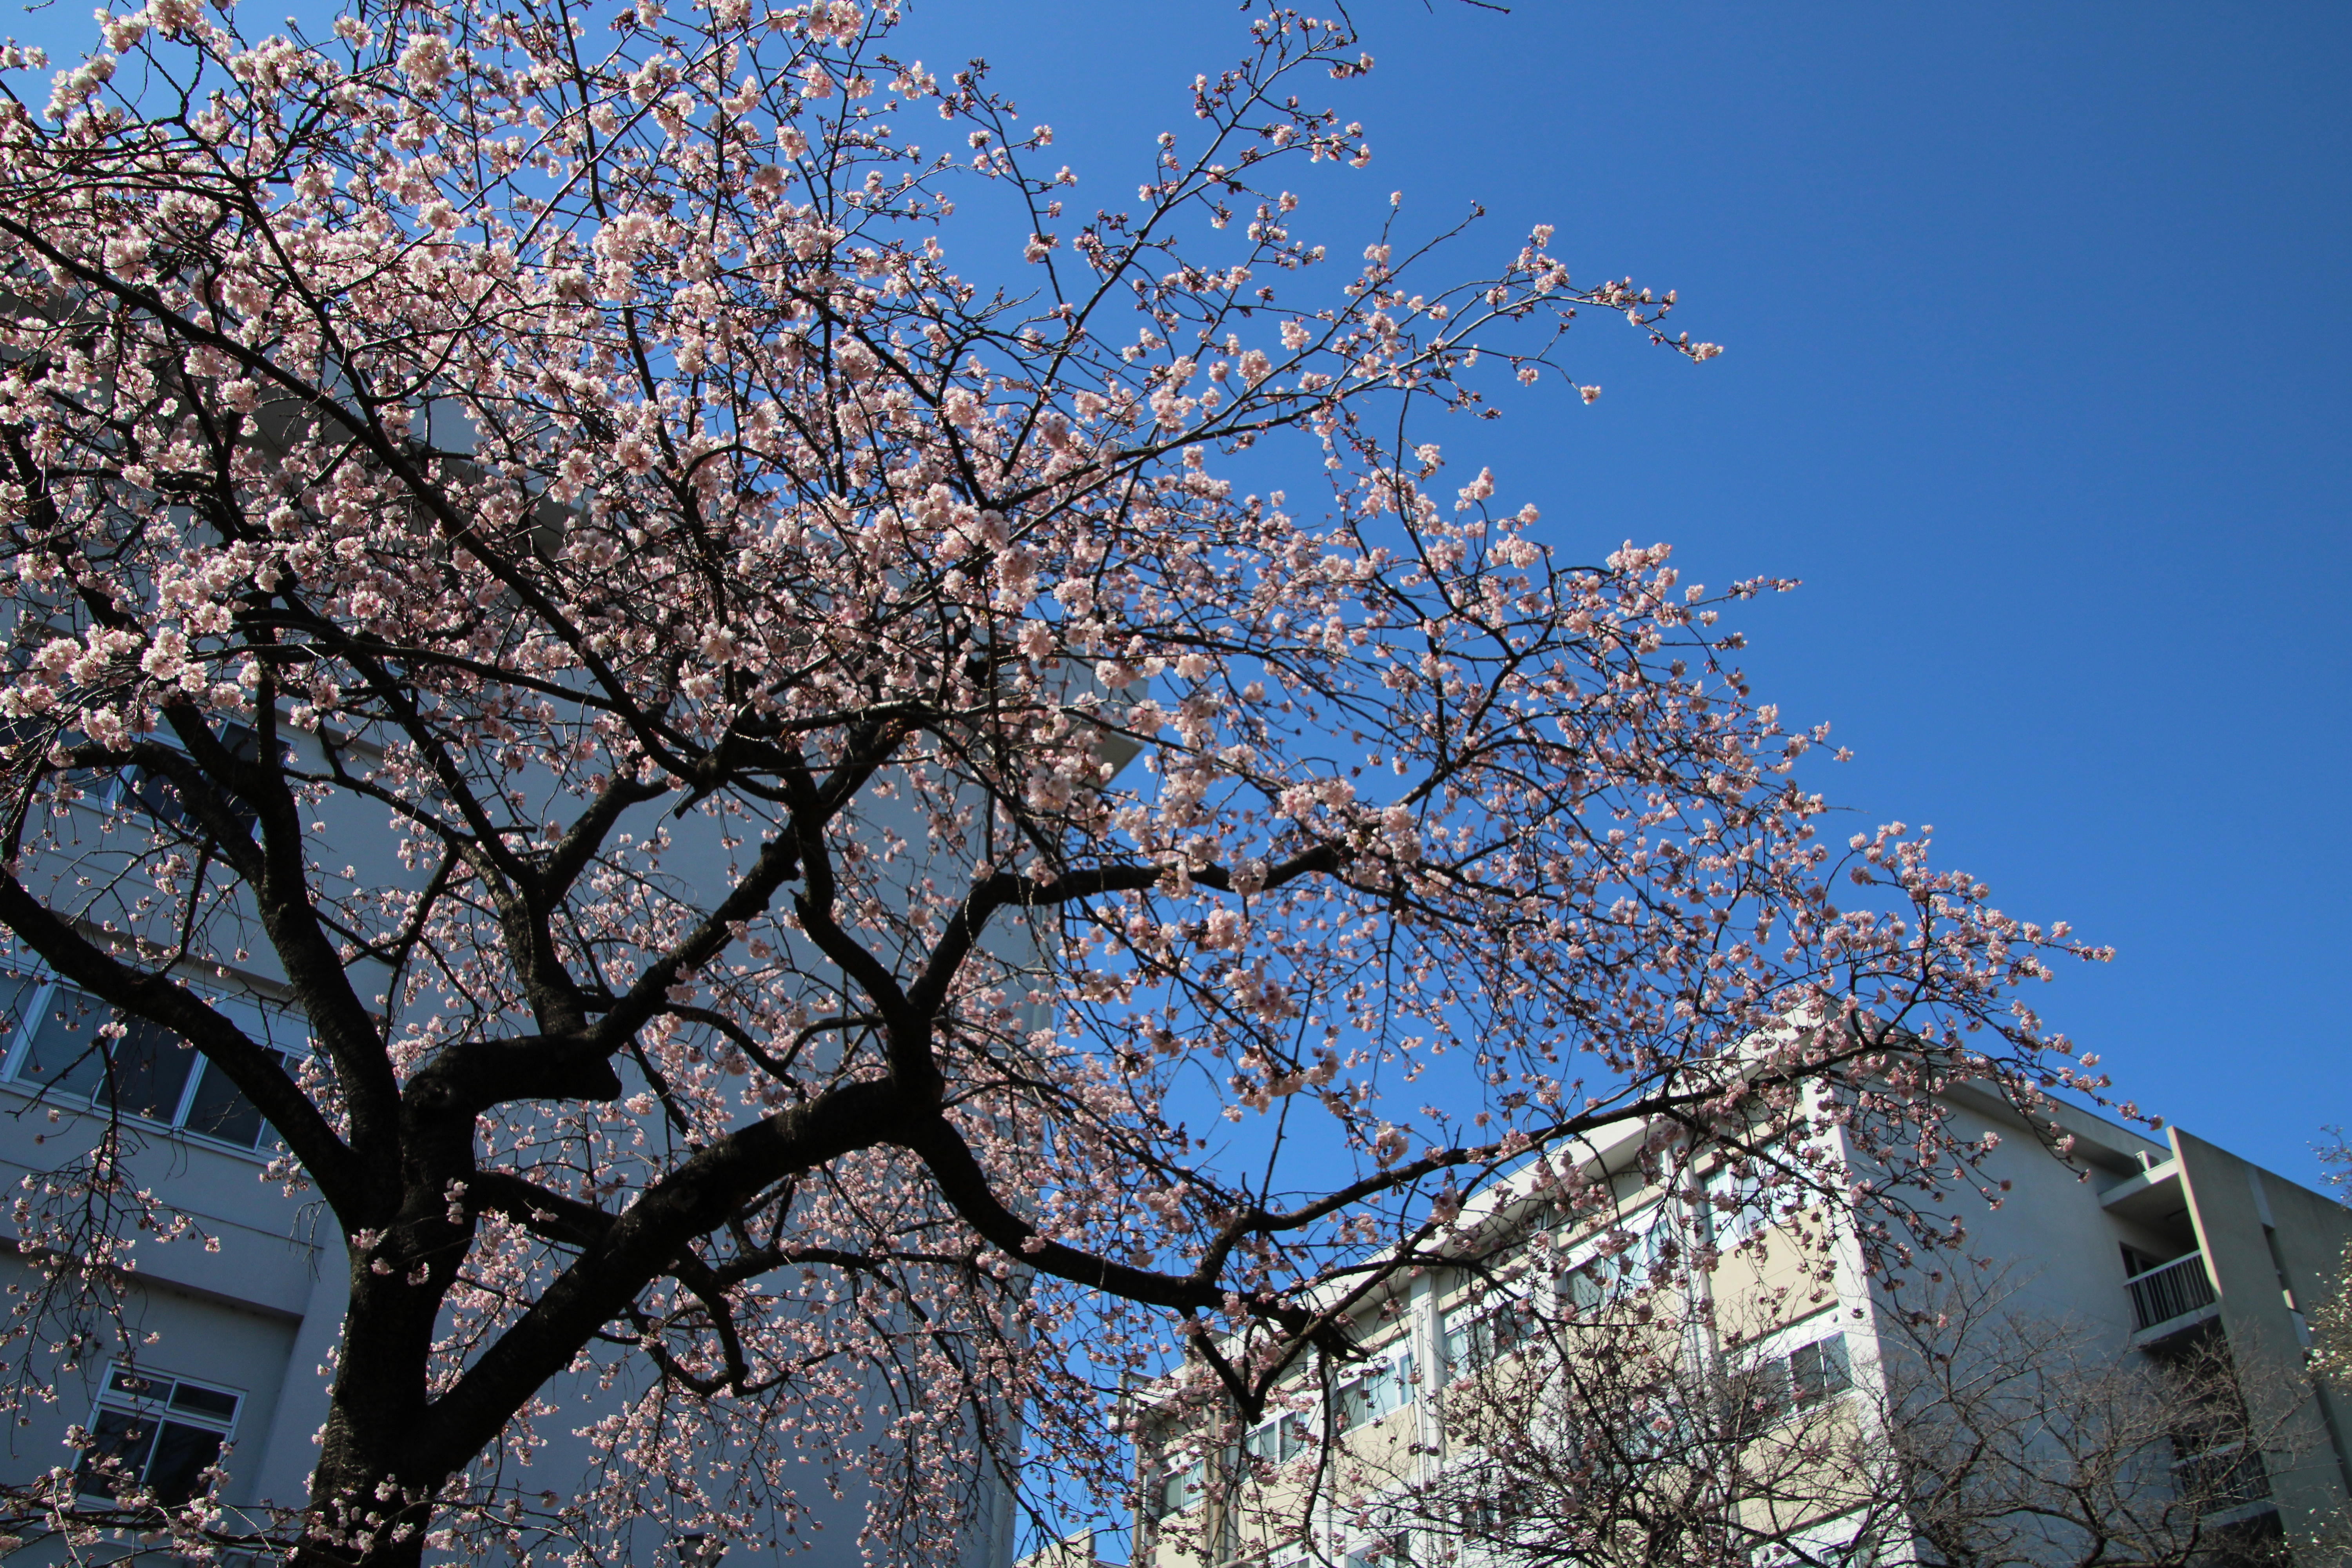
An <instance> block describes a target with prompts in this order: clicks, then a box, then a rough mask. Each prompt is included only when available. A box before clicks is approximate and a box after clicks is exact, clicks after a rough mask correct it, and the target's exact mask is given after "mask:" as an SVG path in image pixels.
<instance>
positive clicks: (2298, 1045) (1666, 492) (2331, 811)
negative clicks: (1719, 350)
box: [915, 0, 2352, 1181]
mask: <svg viewBox="0 0 2352 1568" xmlns="http://www.w3.org/2000/svg"><path fill="white" fill-rule="evenodd" d="M1307 9H1308V10H1309V11H1310V12H1311V11H1312V10H1313V9H1314V7H1313V6H1311V5H1310V6H1307ZM1350 11H1351V14H1352V15H1353V16H1354V17H1355V19H1356V21H1357V23H1358V25H1359V26H1360V28H1361V29H1362V31H1363V34H1364V38H1365V44H1366V47H1368V48H1370V51H1371V52H1372V54H1373V55H1374V56H1375V58H1377V59H1378V61H1379V66H1378V68H1377V69H1375V71H1374V72H1373V73H1372V75H1371V77H1370V79H1368V80H1367V81H1365V82H1364V83H1363V84H1361V85H1360V87H1357V88H1354V89H1345V88H1337V87H1334V88H1332V89H1331V96H1332V101H1333V103H1334V104H1335V105H1336V106H1337V107H1339V109H1340V110H1341V111H1342V113H1343V114H1345V115H1347V116H1349V117H1351V118H1357V119H1360V120H1362V121H1364V122H1365V123H1366V126H1367V129H1368V131H1369V132H1370V139H1371V142H1372V146H1373V150H1374V161H1373V163H1372V165H1371V167H1370V169H1369V170H1367V171H1365V173H1364V174H1363V175H1361V176H1358V177H1356V179H1355V180H1354V182H1353V184H1356V185H1357V186H1359V187H1360V195H1362V196H1364V197H1367V198H1369V201H1368V202H1367V203H1366V205H1356V204H1355V203H1352V202H1349V201H1345V200H1343V199H1339V197H1340V193H1339V191H1338V190H1336V189H1333V190H1324V189H1321V188H1318V191H1317V192H1316V194H1315V195H1313V197H1312V198H1311V199H1310V203H1309V205H1308V207H1307V211H1306V212H1305V213H1304V214H1303V215H1302V216H1304V217H1305V218H1306V219H1307V221H1306V222H1305V223H1303V224H1302V225H1301V226H1299V232H1301V233H1310V232H1311V233H1313V234H1314V236H1315V237H1318V238H1323V239H1328V240H1329V241H1331V242H1332V243H1333V245H1334V247H1335V249H1337V248H1338V247H1339V243H1340V242H1343V241H1346V240H1349V239H1350V238H1351V237H1352V238H1354V239H1355V241H1356V244H1357V245H1360V244H1361V243H1362V240H1361V236H1360V229H1359V228H1358V227H1356V226H1354V225H1357V224H1360V222H1361V221H1363V219H1365V218H1367V217H1370V216H1373V213H1374V210H1375V209H1377V207H1378V206H1380V205H1384V204H1385V201H1386V197H1387V195H1388V193H1389V192H1390V191H1391V190H1392V189H1396V188H1400V187H1401V188H1402V190H1403V191H1404V193H1405V198H1406V201H1405V211H1406V215H1407V216H1408V217H1409V218H1411V217H1413V216H1419V217H1420V218H1421V219H1422V220H1423V222H1424V223H1425V224H1427V225H1429V226H1435V225H1437V224H1438V223H1439V222H1440V221H1441V220H1442V219H1444V218H1445V217H1447V216H1452V215H1454V213H1456V212H1458V211H1459V210H1460V209H1461V208H1462V207H1463V206H1464V205H1465V204H1466V203H1467V202H1468V201H1470V200H1473V199H1475V200H1477V201H1480V202H1483V203H1484V204H1486V206H1487V207H1488V208H1489V209H1490V210H1491V211H1492V212H1493V214H1494V215H1495V219H1494V223H1493V226H1492V228H1491V233H1490V238H1491V243H1492V244H1493V245H1495V246H1496V247H1503V246H1507V245H1508V244H1510V243H1512V242H1513V240H1514V237H1516V236H1517V234H1518V233H1520V232H1521V231H1522V230H1523V229H1524V227H1525V226H1526V225H1528V224H1529V223H1532V222H1536V221H1544V220H1549V221H1551V222H1554V223H1557V224H1558V225H1559V238H1558V239H1557V240H1556V241H1555V244H1554V248H1555V250H1556V251H1557V252H1558V253H1559V254H1560V255H1561V256H1563V257H1564V258H1567V259H1568V260H1569V262H1570V266H1571V268H1573V269H1574V270H1575V272H1576V275H1577V276H1578V277H1579V278H1580V279H1597V278H1599V277H1601V276H1604V275H1616V276H1622V275H1624V274H1627V273H1631V274H1633V276H1634V277H1635V278H1636V279H1638V280H1640V281H1642V282H1645V283H1653V284H1655V285H1657V286H1658V287H1660V288H1662V289H1663V288H1665V287H1674V288H1676V289H1679V290H1680V291H1681V300H1682V301H1683V308H1682V310H1681V312H1680V314H1681V316H1682V317H1683V318H1684V319H1683V320H1682V321H1681V325H1683V326H1685V327H1687V328H1689V329H1690V330H1691V331H1692V333H1693V335H1694V336H1695V337H1703V338H1707V339H1712V340H1716V341H1718V342H1723V343H1725V344H1727V353H1726V354H1725V355H1724V357H1723V358H1721V359H1719V360H1717V361H1715V362H1714V363H1709V364H1706V365H1704V366H1698V367H1692V366H1688V365H1685V364H1682V363H1677V362H1674V361H1671V360H1669V359H1667V358H1666V357H1665V356H1663V355H1659V354H1657V353H1654V351H1648V352H1644V351H1643V349H1642V348H1641V346H1640V345H1639V344H1638V342H1635V341H1634V340H1633V334H1632V332H1631V331H1630V330H1628V329H1625V328H1622V327H1621V326H1618V325H1617V324H1616V323H1614V322H1612V321H1605V320H1604V321H1596V322H1593V323H1591V324H1590V326H1589V327H1588V328H1586V329H1582V330H1584V331H1586V332H1587V334H1588V335H1587V339H1586V342H1585V343H1584V344H1583V345H1582V348H1583V351H1584V354H1586V355H1589V357H1581V356H1580V359H1579V362H1578V363H1579V367H1580V368H1579V374H1580V377H1581V378H1582V379H1587V380H1593V381H1598V382H1601V383H1602V384H1604V385H1605V386H1606V388H1607V391H1606V393H1605V395H1603V396H1602V398H1601V401H1600V403H1598V404H1597V405H1594V406H1593V407H1591V408H1590V409H1584V408H1571V407H1570V406H1569V405H1566V404H1565V403H1564V402H1562V401H1560V400H1558V399H1556V398H1555V399H1543V400H1538V401H1535V402H1530V403H1527V404H1525V405H1516V406H1515V405H1511V404H1510V403H1508V402H1507V403H1506V407H1507V409H1508V410H1509V413H1508V415H1507V418H1506V420H1505V421H1504V423H1503V426H1502V432H1501V435H1502V440H1503V446H1502V447H1501V448H1499V449H1498V450H1496V452H1495V454H1494V455H1495V458H1496V468H1497V470H1498V472H1499V473H1500V475H1501V477H1502V479H1503V481H1504V494H1505V495H1506V496H1507V497H1509V498H1511V499H1513V500H1517V499H1533V500H1536V501H1537V502H1538V504H1539V505H1541V506H1542V508H1543V510H1544V514H1545V518H1546V520H1547V522H1548V524H1556V525H1558V526H1559V528H1560V529H1561V531H1563V532H1565V533H1567V534H1568V535H1569V536H1570V538H1575V539H1582V538H1583V537H1584V536H1586V535H1589V536H1590V539H1589V542H1590V544H1591V549H1592V552H1593V553H1594V554H1599V553H1601V552H1604V551H1605V550H1606V549H1607V548H1609V547H1610V546H1612V545H1613V544H1614V543H1615V542H1618V541H1621V540H1623V539H1625V538H1628V537H1631V538H1634V539H1637V540H1640V541H1643V542H1648V541H1651V540H1658V539H1663V540H1669V541H1672V542H1675V544H1676V546H1677V547H1678V548H1677V560H1678V562H1679V563H1681V564H1682V565H1683V566H1684V568H1685V574H1686V576H1688V577H1692V578H1696V579H1698V580H1702V581H1705V582H1708V583H1720V582H1723V581H1726V580H1727V579H1729V578H1731V577H1734V576H1740V575H1748V574H1762V573H1772V574H1789V575H1794V576H1798V577H1801V578H1802V579H1804V583H1805V586H1804V588H1803V590H1802V591H1801V593H1799V594H1796V595H1790V596H1788V597H1785V598H1782V599H1780V600H1779V601H1777V602H1775V603H1773V604H1771V605H1765V606H1762V607H1760V608H1758V609H1756V610H1755V611H1754V612H1753V613H1752V614H1750V615H1748V616H1746V618H1745V623H1744V624H1745V625H1746V626H1747V628H1748V630H1749V631H1750V632H1751V634H1752V636H1753V641H1754V648H1753V653H1752V656H1751V658H1750V659H1749V668H1750V669H1751V670H1752V671H1753V672H1754V673H1755V675H1756V677H1757V682H1758V690H1759V695H1760V696H1763V697H1765V698H1768V699H1770V700H1778V701H1779V702H1780V703H1781V705H1782V707H1783V709H1784V710H1785V711H1786V713H1787V714H1788V716H1789V717H1790V719H1791V720H1792V721H1802V722H1808V723H1810V722H1812V721H1817V720H1820V719H1827V720H1830V721H1832V723H1833V724H1834V726H1835V731H1834V732H1835V735H1836V737H1837V738H1838V739H1839V740H1841V741H1843V742H1844V743H1845V744H1847V745H1850V746H1852V747H1853V749H1854V750H1855V752H1857V756H1856V759H1855V760H1854V761H1853V763H1849V764H1847V765H1845V766H1844V767H1843V768H1836V769H1832V770H1829V771H1828V772H1827V773H1826V774H1825V775H1822V776H1820V777H1817V780H1816V783H1817V784H1819V785H1821V786H1822V787H1824V788H1827V789H1828V790H1829V791H1830V792H1831V794H1832V798H1833V799H1837V800H1840V801H1843V802H1844V803H1847V804H1850V805H1853V806H1855V807H1856V808H1857V826H1864V825H1874V824H1875V823H1877V822H1881V821H1886V820H1891V819H1900V820H1903V821H1906V822H1908V823H1912V824H1915V825H1916V824H1919V823H1923V822H1925V823H1932V824H1934V825H1935V826H1936V828H1937V840H1938V845H1939V850H1940V858H1942V859H1943V860H1945V861H1946V862H1948V863H1950V864H1955V865H1959V866H1963V867H1966V868H1969V870H1971V871H1974V872H1976V873H1978V874H1979V875H1980V876H1982V877H1984V878H1985V879H1987V880H1989V881H1990V883H1991V885H1992V887H1993V889H1994V893H1995V895H1996V900H1997V901H1998V902H2000V904H2001V905H2002V906H2003V907H2005V908H2008V909H2011V910H2015V911H2017V912H2019V913H2021V914H2025V915H2029V916H2032V917H2033V918H2038V919H2043V920H2048V919H2053V918H2060V919H2067V920H2071V921H2074V923H2075V925H2076V926H2077V928H2078V929H2079V930H2080V931H2082V932H2083V933H2084V934H2085V935H2086V936H2088V937H2090V938H2092V939H2093V940H2095V941H2100V942H2112V943H2113V944H2114V945H2115V946H2116V948H2117V950H2118V956H2117V957H2116V962H2115V963H2113V964H2111V965H2108V966H2105V967H2104V968H2098V969H2089V968H2075V969H2069V970H2067V971H2064V972H2063V973H2062V975H2061V978H2060V980H2059V982H2058V983H2057V984H2055V985H2053V986H2052V987H2049V988H2048V989H2046V990H2044V991H2043V992H2042V993H2041V994H2039V995H2038V996H2037V997H2036V998H2035V1000H2036V1001H2037V1003H2039V1004H2040V1005H2042V1007H2043V1009H2044V1012H2045V1016H2047V1017H2048V1018H2049V1019H2050V1020H2051V1022H2052V1023H2053V1026H2058V1027H2063V1028H2064V1029H2066V1030H2067V1031H2068V1032H2070V1033H2071V1034H2073V1035H2074V1037H2076V1038H2077V1039H2078V1040H2080V1041H2082V1042H2083V1043H2084V1046H2085V1047H2086V1048H2089V1049H2093V1050H2096V1051H2098V1052H2100V1053H2101V1054H2102V1055H2103V1056H2104V1058H2105V1064H2106V1066H2107V1067H2108V1068H2109V1069H2110V1070H2111V1071H2112V1072H2113V1073H2114V1075H2115V1077H2116V1084H2117V1089H2118V1092H2120V1093H2124V1094H2127V1095H2130V1096H2132V1097H2134V1098H2136V1099H2137V1100H2139V1102H2140V1103H2141V1104H2142V1105H2143V1106H2144V1107H2146V1108H2147V1110H2151V1111H2154V1112H2156V1113H2158V1114H2160V1115H2163V1116H2164V1117H2166V1118H2168V1119H2171V1120H2177V1121H2180V1122H2181V1123H2182V1124H2183V1125H2185V1126H2187V1127H2189V1129H2191V1130H2193V1131H2196V1132H2198V1133H2199V1134H2200V1135H2201V1136H2203V1137H2206V1138H2209V1139H2211V1140H2214V1141H2216V1142H2221V1143H2222V1144H2224V1145H2226V1146H2228V1147H2230V1148H2231V1149H2234V1150H2237V1151H2239V1152H2242V1153H2244V1154H2246V1155H2247V1156H2249V1157H2251V1158H2253V1159H2255V1160H2258V1161H2260V1162H2262V1163H2265V1164H2268V1165H2270V1166H2272V1167H2273V1168H2274V1169H2277V1170H2279V1171H2281V1172H2282V1173H2286V1174H2289V1175H2293V1176H2296V1177H2298V1178H2301V1179H2304V1180H2307V1181H2308V1180H2315V1174H2316V1170H2317V1166H2316V1163H2315V1160H2314V1158H2313V1156H2312V1152H2311V1145H2312V1143H2313V1142H2314V1141H2315V1139H2316V1138H2317V1137H2318V1135H2319V1131H2320V1129H2321V1127H2322V1125H2323V1124H2325V1123H2327V1122H2331V1121H2346V1122H2352V1054H2347V1046H2352V1038H2347V1035H2352V1030H2347V1024H2346V1021H2345V1014H2344V1011H2343V1009H2342V1008H2341V1006H2340V1005H2338V998H2337V993H2338V992H2339V991H2340V990H2342V989H2343V988H2344V987H2345V986H2346V984H2347V982H2352V955H2347V945H2352V912H2347V887H2352V875H2347V873H2352V850H2347V833H2352V826H2348V825H2347V807H2352V735H2347V721H2352V652H2347V632H2346V631H2345V630H2344V629H2342V628H2343V624H2344V622H2345V620H2346V613H2347V601H2352V543H2347V528H2346V524H2347V502H2352V477H2347V459H2352V439H2347V415H2352V394H2348V393H2347V371H2352V287H2347V286H2352V265H2348V263H2352V93H2347V91H2346V89H2345V87H2344V84H2345V82H2346V81H2347V80H2348V79H2352V7H2346V6H2343V5H2327V6H2321V5H2304V6H2297V5H2274V6H2264V7H2252V6H2249V7H2229V8H2214V7H2205V8H2192V7H2189V6H2186V5H2152V4H2141V5H2086V4H2085V5H2058V6H2050V5H2032V6H2028V5H1979V6H1969V7H1929V6H1890V5H1844V6H1841V5H1806V6H1803V7H1793V6H1790V7H1780V8H1774V9H1768V8H1765V7H1760V6H1743V7H1732V6H1697V5H1673V4H1663V5H1644V6H1641V7H1638V8H1635V9H1633V10H1632V11H1628V10H1626V9H1625V8H1622V7H1618V6H1602V5H1570V4H1560V3H1556V0H1555V3H1544V0H1528V3H1522V4H1520V5H1517V8H1516V9H1515V11H1514V12H1513V13H1512V14H1511V15H1508V16H1496V15H1492V14H1488V13H1482V12H1479V11H1477V10H1475V9H1473V8H1471V7H1469V6H1466V5H1459V4H1453V3H1449V0H1431V4H1430V5H1428V6H1426V7H1424V6H1423V5H1420V4H1418V3H1415V0H1357V3H1356V4H1354V5H1351V6H1350ZM915 16H916V26H917V27H918V28H919V30H920V31H922V32H924V33H929V34H933V35H934V38H933V39H927V40H926V42H927V43H929V42H934V41H936V42H937V43H938V44H939V45H940V46H941V47H938V48H937V50H936V52H933V53H930V54H928V55H927V57H926V58H927V63H929V64H930V65H932V66H934V67H935V68H936V67H938V66H940V64H942V63H943V62H944V61H945V60H946V59H947V58H955V57H960V56H962V55H968V54H970V53H972V52H980V53H983V54H985V55H986V56H987V57H988V58H989V59H990V61H991V63H992V65H993V66H994V67H995V68H996V69H997V81H998V85H999V86H1000V87H1001V88H1004V89H1008V90H1012V91H1013V93H1014V95H1015V96H1016V97H1017V98H1018V99H1019V100H1020V104H1021V108H1022V110H1023V114H1024V119H1042V120H1046V121H1050V122H1051V123H1052V124H1053V125H1054V126H1055V131H1056V132H1057V138H1056V142H1055V150H1056V151H1057V152H1061V153H1066V155H1067V156H1068V157H1069V158H1070V159H1071V161H1072V163H1074V164H1075V165H1076V167H1077V169H1078V170H1079V172H1080V174H1081V175H1082V176H1085V175H1087V174H1092V173H1093V172H1094V171H1097V170H1100V171H1101V175H1102V177H1100V178H1094V179H1087V181H1086V183H1085V184H1082V185H1081V187H1080V193H1081V195H1086V196H1089V197H1092V198H1094V199H1100V200H1114V199H1116V195H1115V193H1117V192H1118V191H1119V189H1120V188H1121V186H1123V185H1127V186H1131V184H1132V182H1133V180H1134V179H1135V178H1136V177H1137V175H1138V174H1139V168H1140V164H1141V161H1142V160H1141V149H1140V142H1141V141H1142V139H1143V138H1145V137H1147V136H1148V135H1149V134H1150V133H1152V132H1157V131H1159V130H1160V129H1162V128H1167V129H1172V130H1177V131H1179V132H1181V130H1182V129H1183V127H1184V124H1185V122H1186V120H1187V118H1188V117H1187V116H1186V115H1185V113H1184V112H1183V109H1184V100H1183V97H1182V89H1183V87H1184V85H1185V84H1186V83H1188V82H1189V80H1190V79H1191V76H1192V72H1193V71H1194V70H1196V69H1210V70H1213V69H1214V68H1216V67H1217V66H1218V65H1219V64H1220V63H1222V61H1223V59H1224V58H1225V57H1226V56H1227V55H1228V54H1230V53H1232V52H1234V51H1233V49H1232V47H1231V45H1230V44H1228V43H1226V42H1225V40H1228V39H1232V38H1234V37H1237V36H1238V27H1239V25H1240V24H1239V19H1238V18H1237V16H1236V15H1235V13H1234V9H1233V7H1232V5H1230V4H1229V3H1225V0H1159V3H1157V4H1154V5H1114V4H1106V3H1102V0H1094V3H1090V4H1080V3H1076V0H1024V3H1023V4H1021V5H1002V4H997V5H979V4H971V5H950V6H943V7H942V6H933V7H930V8H929V10H928V11H926V10H924V9H922V8H920V7H918V9H917V11H916V13H915ZM950 40H952V47H947V46H949V44H950ZM1106 138H1109V139H1113V140H1111V141H1109V142H1106V141H1105V139H1106ZM1353 248H1354V247H1349V250H1348V252H1346V253H1347V254H1352V253H1353ZM1464 259H1465V262H1466V261H1467V260H1468V259H1469V256H1468V254H1467V253H1465V258H1464ZM1612 328H1614V330H1613V331H1612ZM1482 455H1484V451H1483V449H1482Z"/></svg>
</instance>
